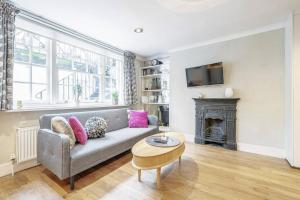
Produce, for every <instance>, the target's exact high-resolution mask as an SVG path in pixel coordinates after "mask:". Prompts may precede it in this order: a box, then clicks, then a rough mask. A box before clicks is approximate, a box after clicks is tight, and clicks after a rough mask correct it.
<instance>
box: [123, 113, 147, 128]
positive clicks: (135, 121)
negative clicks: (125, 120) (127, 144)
mask: <svg viewBox="0 0 300 200" xmlns="http://www.w3.org/2000/svg"><path fill="white" fill-rule="evenodd" d="M128 125H129V128H148V112H145V111H133V110H131V111H130V118H129V124H128Z"/></svg>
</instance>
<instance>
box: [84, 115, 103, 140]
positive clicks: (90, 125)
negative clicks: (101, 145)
mask: <svg viewBox="0 0 300 200" xmlns="http://www.w3.org/2000/svg"><path fill="white" fill-rule="evenodd" d="M85 128H86V132H87V135H88V138H100V137H104V136H105V132H106V129H107V123H106V121H105V120H104V119H103V118H101V117H92V118H90V119H88V120H87V121H86V123H85Z"/></svg>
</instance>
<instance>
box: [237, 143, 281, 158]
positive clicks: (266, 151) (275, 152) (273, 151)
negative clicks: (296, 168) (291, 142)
mask: <svg viewBox="0 0 300 200" xmlns="http://www.w3.org/2000/svg"><path fill="white" fill-rule="evenodd" d="M237 149H238V150H239V151H245V152H249V153H255V154H260V155H265V156H271V157H276V158H286V151H285V150H284V149H280V148H274V147H268V146H260V145H254V144H246V143H238V144H237Z"/></svg>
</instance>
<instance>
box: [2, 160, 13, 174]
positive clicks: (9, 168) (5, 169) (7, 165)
mask: <svg viewBox="0 0 300 200" xmlns="http://www.w3.org/2000/svg"><path fill="white" fill-rule="evenodd" d="M11 172H12V166H11V163H10V162H8V163H3V164H0V177H2V176H6V175H8V174H11Z"/></svg>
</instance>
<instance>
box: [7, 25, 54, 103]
mask: <svg viewBox="0 0 300 200" xmlns="http://www.w3.org/2000/svg"><path fill="white" fill-rule="evenodd" d="M49 46H50V40H49V39H47V38H44V37H41V36H39V35H37V34H33V33H30V32H27V31H24V30H20V29H16V35H15V52H14V53H15V63H14V64H15V67H14V88H13V90H14V100H22V101H26V103H27V102H28V103H34V102H36V101H47V100H48V91H47V88H48V76H47V75H48V67H49V66H47V64H48V62H47V60H50V59H49ZM22 63H26V64H22ZM41 65H42V66H41ZM14 102H15V101H14Z"/></svg>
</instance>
